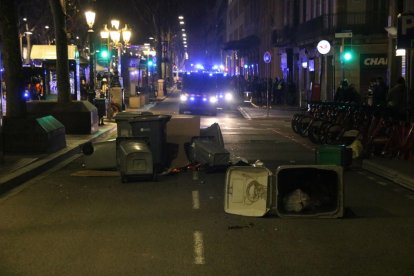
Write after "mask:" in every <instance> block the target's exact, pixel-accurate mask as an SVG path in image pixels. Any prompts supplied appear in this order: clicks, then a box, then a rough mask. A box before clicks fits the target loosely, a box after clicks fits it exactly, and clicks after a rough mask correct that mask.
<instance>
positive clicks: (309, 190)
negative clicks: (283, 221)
mask: <svg viewBox="0 0 414 276" xmlns="http://www.w3.org/2000/svg"><path fill="white" fill-rule="evenodd" d="M224 210H225V212H227V213H230V214H237V215H243V216H254V217H261V216H264V215H266V214H267V213H268V212H269V211H270V210H274V211H275V212H276V214H277V215H278V216H279V217H318V218H339V217H342V216H343V214H344V188H343V169H342V167H341V166H336V165H285V166H279V167H278V168H277V170H276V172H275V174H273V173H272V172H271V171H270V170H269V169H267V168H265V167H251V166H243V167H237V166H234V167H230V168H229V169H228V170H227V173H226V183H225V200H224Z"/></svg>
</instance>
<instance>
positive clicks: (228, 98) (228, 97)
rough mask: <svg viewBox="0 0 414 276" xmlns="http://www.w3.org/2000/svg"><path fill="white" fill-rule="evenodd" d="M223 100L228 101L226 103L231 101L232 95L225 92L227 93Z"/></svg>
mask: <svg viewBox="0 0 414 276" xmlns="http://www.w3.org/2000/svg"><path fill="white" fill-rule="evenodd" d="M224 99H225V100H226V101H228V102H230V101H232V100H233V94H232V93H230V92H227V93H226V94H225V95H224Z"/></svg>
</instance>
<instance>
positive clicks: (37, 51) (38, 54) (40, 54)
mask: <svg viewBox="0 0 414 276" xmlns="http://www.w3.org/2000/svg"><path fill="white" fill-rule="evenodd" d="M78 58H79V53H78V47H76V46H75V45H68V59H69V60H75V59H78ZM30 59H42V60H45V59H50V60H56V45H33V46H32V49H31V51H30Z"/></svg>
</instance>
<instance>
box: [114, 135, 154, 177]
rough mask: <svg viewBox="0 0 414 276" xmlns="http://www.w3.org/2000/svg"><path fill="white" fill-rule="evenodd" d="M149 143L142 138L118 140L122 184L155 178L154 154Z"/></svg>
mask: <svg viewBox="0 0 414 276" xmlns="http://www.w3.org/2000/svg"><path fill="white" fill-rule="evenodd" d="M147 143H148V141H147V140H146V139H144V138H140V137H118V138H117V139H116V160H117V167H118V170H119V173H120V174H121V179H122V182H128V181H129V180H131V179H140V180H141V179H144V180H149V179H153V178H154V169H153V160H152V152H151V150H150V149H149V147H148V144H147Z"/></svg>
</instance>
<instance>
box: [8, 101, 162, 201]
mask: <svg viewBox="0 0 414 276" xmlns="http://www.w3.org/2000/svg"><path fill="white" fill-rule="evenodd" d="M161 100H163V99H157V101H156V102H158V101H161ZM156 102H153V103H149V104H147V105H145V106H143V107H141V108H139V109H127V110H125V111H147V110H149V109H151V108H152V107H153V106H155V105H156ZM116 131H117V125H116V123H115V121H114V120H111V121H108V120H105V124H104V125H103V126H99V130H98V131H97V132H96V133H94V134H88V135H70V134H67V135H66V147H65V148H64V149H61V150H59V151H57V152H54V153H52V154H6V155H4V156H3V158H2V160H1V159H0V194H2V193H5V192H7V191H9V190H11V189H13V188H15V187H17V186H18V185H20V184H22V183H23V182H25V181H28V180H29V179H31V178H32V177H35V176H36V175H39V174H41V173H42V172H44V171H46V170H48V169H50V168H51V167H53V166H54V165H56V164H57V163H59V162H62V161H64V160H65V159H68V158H70V157H72V156H74V155H75V154H79V153H81V152H82V151H81V146H82V145H83V144H85V143H86V142H96V141H99V140H106V139H108V138H109V137H111V136H112V137H113V136H114V135H115V136H116Z"/></svg>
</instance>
